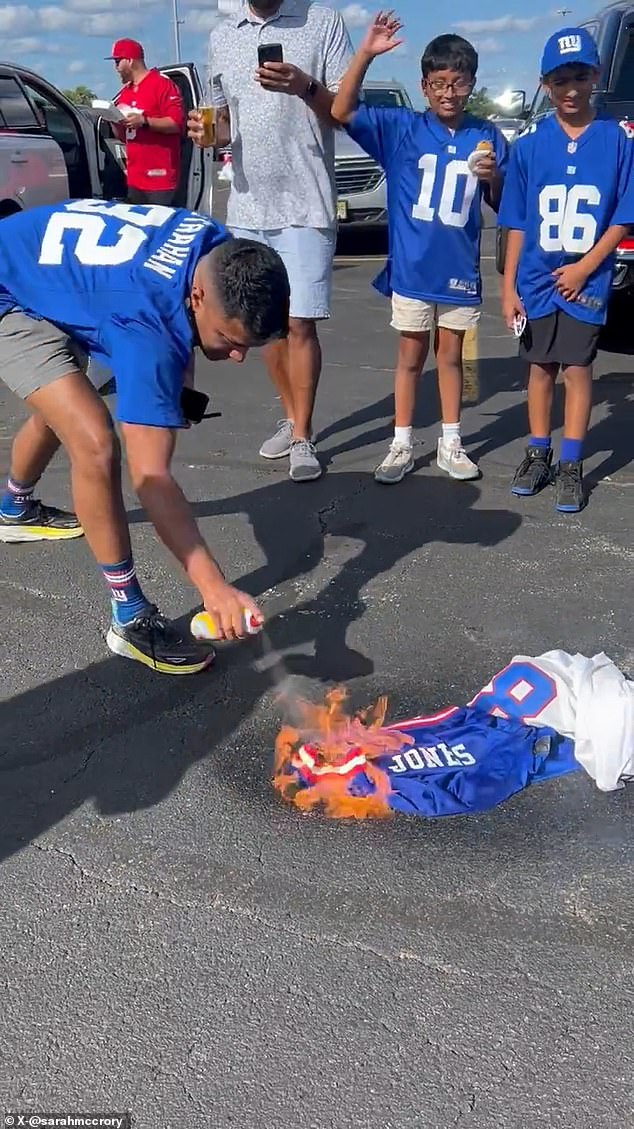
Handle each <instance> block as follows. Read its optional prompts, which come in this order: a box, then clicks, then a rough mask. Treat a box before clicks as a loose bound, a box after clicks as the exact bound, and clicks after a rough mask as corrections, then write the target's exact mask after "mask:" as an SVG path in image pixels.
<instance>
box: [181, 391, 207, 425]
mask: <svg viewBox="0 0 634 1129" xmlns="http://www.w3.org/2000/svg"><path fill="white" fill-rule="evenodd" d="M208 403H209V396H206V395H205V393H204V392H197V391H196V389H195V388H183V391H182V392H181V411H182V413H183V415H184V416H185V419H186V420H188V421H189V423H200V421H201V420H202V419H204V418H205V412H206V410H207V405H208Z"/></svg>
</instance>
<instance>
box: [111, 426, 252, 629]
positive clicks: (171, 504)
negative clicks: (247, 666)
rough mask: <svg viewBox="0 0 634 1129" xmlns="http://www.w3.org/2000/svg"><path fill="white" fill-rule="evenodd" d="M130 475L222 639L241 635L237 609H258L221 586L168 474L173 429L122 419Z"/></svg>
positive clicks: (245, 597) (216, 569)
mask: <svg viewBox="0 0 634 1129" xmlns="http://www.w3.org/2000/svg"><path fill="white" fill-rule="evenodd" d="M121 433H122V436H123V440H124V443H125V447H126V455H127V463H128V469H129V473H130V478H131V480H132V484H133V486H134V489H135V491H136V493H137V495H138V497H139V500H140V502H141V504H142V506H143V508H144V509H145V510H146V512H147V515H148V517H149V519H150V521H151V522H152V525H153V526H154V528H155V529H156V532H157V533H158V535H159V537H160V538H161V541H162V542H163V544H164V545H165V546H166V547H167V548H168V549H169V551H170V552H171V553H172V554H173V555H174V556H175V557H176V559H177V560H178V561H179V562H180V564H181V565H182V567H183V569H184V570H185V572H186V574H187V576H188V578H189V580H190V581H191V583H192V584H193V585H194V587H196V588H197V589H198V591H199V592H200V594H201V596H202V598H203V602H204V605H205V608H206V609H207V611H209V612H211V613H212V615H214V616H217V617H218V618H219V620H220V622H221V624H222V628H223V631H224V633H225V635H226V636H227V637H228V638H233V637H234V636H236V637H237V636H241V635H244V626H243V609H244V608H247V609H248V610H249V611H251V612H253V614H254V615H255V616H256V618H257V619H259V620H261V619H262V613H261V612H260V609H259V608H258V606H257V604H256V603H255V602H254V601H253V600H252V599H251V597H250V596H248V595H246V593H243V592H239V591H238V590H237V589H236V588H233V587H231V585H229V584H227V582H226V581H225V579H224V576H223V574H222V571H221V569H220V567H219V565H218V564H217V562H216V561H215V560H214V558H213V556H212V555H211V553H210V551H209V549H208V547H207V545H206V544H205V541H204V539H203V537H202V534H201V532H200V530H199V528H198V526H197V524H196V519H195V518H194V514H193V511H192V508H191V506H190V504H189V502H188V501H187V499H186V498H185V495H184V494H183V492H182V490H181V488H180V486H179V485H178V483H177V482H176V481H175V479H174V478H173V476H172V472H171V469H170V464H171V460H172V456H173V454H174V447H175V444H176V432H175V431H173V430H171V429H169V428H164V427H145V426H143V425H140V424H129V423H124V424H122V425H121Z"/></svg>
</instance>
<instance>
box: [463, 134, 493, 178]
mask: <svg viewBox="0 0 634 1129" xmlns="http://www.w3.org/2000/svg"><path fill="white" fill-rule="evenodd" d="M492 153H493V146H492V144H491V142H490V141H478V144H477V145H476V147H475V149H474V150H473V153H470V154H469V156H468V157H467V164H468V166H469V168H470V170H471V172H474V171H475V167H476V165H477V164H478V162H479V161H481V160H482V158H483V157H485V156H486V157H488V156H489V154H492Z"/></svg>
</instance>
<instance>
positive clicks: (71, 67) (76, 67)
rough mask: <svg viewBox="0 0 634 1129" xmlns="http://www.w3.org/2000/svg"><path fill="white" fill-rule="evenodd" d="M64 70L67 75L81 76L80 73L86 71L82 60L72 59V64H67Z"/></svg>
mask: <svg viewBox="0 0 634 1129" xmlns="http://www.w3.org/2000/svg"><path fill="white" fill-rule="evenodd" d="M66 70H67V71H68V73H69V74H81V72H82V71H85V70H86V63H85V62H84V60H83V59H73V61H72V63H69V64H68V66H67V68H66Z"/></svg>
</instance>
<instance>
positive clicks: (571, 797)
mask: <svg viewBox="0 0 634 1129" xmlns="http://www.w3.org/2000/svg"><path fill="white" fill-rule="evenodd" d="M360 249H361V250H363V251H365V252H367V245H366V244H360V242H359V240H358V239H347V240H346V241H345V243H344V244H343V245H342V247H341V250H342V256H341V257H340V259H339V260H338V262H337V266H336V272H335V303H334V316H333V318H332V321H331V322H330V323H329V324H328V325H327V326H325V327H324V331H323V347H324V362H325V363H324V376H323V384H322V388H321V393H320V398H319V405H318V412H317V420H316V423H317V428H318V432H319V435H318V444H319V449H320V451H321V453H322V456H323V458H324V460H325V462H326V464H327V473H326V474H325V475H324V477H323V479H322V480H320V481H319V482H316V483H311V484H306V485H303V486H300V485H297V484H294V483H291V482H290V481H289V480H288V478H287V475H286V466H285V464H284V463H281V464H279V463H278V464H270V463H268V464H267V463H263V462H262V461H261V460H259V459H258V457H257V450H258V447H259V444H260V442H261V439H262V437H263V436H264V435H266V434H268V432H269V431H270V429H271V427H272V426H273V425H274V423H275V420H276V418H277V416H278V414H279V408H278V407H277V406H276V403H275V401H274V400H273V398H272V395H271V390H270V388H269V385H268V383H267V380H266V377H265V375H264V373H263V370H262V367H261V363H260V361H259V359H258V357H257V355H254V356H253V357H251V358H250V359H249V360H248V361H247V363H246V364H245V365H244V366H243V367H242V368H236V367H235V366H234V367H229V366H227V365H215V366H212V365H209V364H206V365H202V366H201V367H200V371H199V375H198V379H199V383H200V385H201V387H203V388H205V389H206V390H207V391H209V392H211V393H212V397H213V405H214V407H215V408H216V409H217V410H219V411H221V412H222V417H221V418H220V419H217V420H212V421H209V422H206V423H204V424H201V425H200V426H199V427H197V428H195V429H192V430H191V431H190V432H189V433H187V434H185V435H183V437H182V441H181V442H180V443H179V449H178V456H177V475H178V478H179V481H180V482H181V483H182V485H183V487H184V489H185V491H186V493H187V494H188V496H189V497H190V498H191V499H192V501H193V503H194V505H195V508H196V512H197V515H198V517H199V519H200V522H201V526H202V528H203V530H204V532H205V534H206V536H207V537H208V539H209V541H210V543H211V544H212V545H213V546H214V548H215V550H216V552H217V554H218V556H219V558H220V560H221V561H222V563H223V565H224V566H225V567H226V570H227V572H228V575H229V576H230V577H231V578H232V579H233V580H235V581H236V582H239V583H240V584H241V585H242V586H243V587H245V588H246V589H247V590H249V591H250V592H252V593H253V594H254V595H257V596H258V597H261V598H262V601H263V606H264V608H265V610H266V611H267V613H268V615H269V627H268V631H267V636H266V638H265V639H256V640H253V641H250V642H249V643H246V644H243V645H241V646H239V647H234V648H231V649H225V650H224V651H223V652H222V653H220V654H219V657H218V660H217V664H216V666H215V668H214V669H212V670H211V671H210V672H207V674H205V675H202V676H200V677H198V678H196V679H183V680H180V679H168V678H165V677H161V676H155V675H152V674H151V673H150V672H149V671H147V670H145V669H139V668H138V667H137V666H136V665H135V664H131V663H127V662H126V661H124V660H120V659H113V658H110V657H109V656H108V653H107V651H106V649H105V645H104V634H105V630H106V628H107V601H106V598H105V593H104V591H103V588H102V582H101V579H100V577H99V576H98V574H97V573H96V571H95V569H94V568H93V566H92V564H91V560H90V558H89V555H88V551H87V548H86V546H85V545H84V544H83V542H82V541H75V542H69V543H68V544H66V545H64V544H58V545H55V546H48V547H47V546H45V545H44V546H42V545H31V546H4V545H2V546H0V587H1V589H2V593H3V608H4V630H3V632H2V635H1V636H0V657H1V661H2V669H3V672H4V678H3V684H2V703H1V705H0V795H1V798H2V820H1V823H0V845H1V869H0V891H1V898H2V905H3V913H2V917H1V923H0V985H2V993H3V1006H2V1009H1V1012H0V1014H1V1016H2V1018H1V1020H0V1030H1V1032H2V1039H1V1043H0V1078H2V1082H0V1092H1V1093H2V1099H3V1104H4V1108H5V1110H7V1111H11V1110H21V1111H23V1112H28V1113H33V1114H39V1115H41V1116H43V1115H49V1116H50V1115H52V1114H55V1115H58V1116H59V1115H62V1114H64V1113H70V1114H74V1115H77V1114H79V1113H87V1114H94V1113H98V1114H101V1115H105V1114H107V1113H112V1112H118V1111H124V1110H131V1111H132V1113H133V1115H134V1118H135V1120H134V1122H133V1123H134V1125H135V1126H138V1127H140V1129H180V1127H185V1126H187V1127H188V1129H228V1127H229V1126H234V1125H235V1126H241V1127H242V1129H274V1127H275V1129H331V1127H332V1129H411V1127H414V1126H420V1127H422V1129H449V1127H450V1126H455V1125H460V1127H461V1129H462V1127H463V1126H464V1127H469V1129H471V1127H474V1129H507V1127H508V1129H524V1127H526V1129H571V1127H573V1126H574V1129H621V1127H622V1126H625V1125H627V1124H630V1123H631V1121H632V1117H633V1116H634V1093H633V1089H632V1078H633V1077H634V1069H633V1061H632V1046H633V1045H634V1043H633V1035H634V1026H633V1024H634V1021H633V1018H632V1016H633V1014H634V1010H633V1007H632V1004H633V1002H634V992H633V986H632V957H633V945H632V928H633V926H634V911H633V909H632V897H631V891H632V882H633V879H634V857H633V856H634V846H633V844H634V836H633V835H632V826H633V824H632V817H633V815H634V787H630V789H626V790H625V792H621V793H619V794H618V795H612V796H604V795H601V794H600V793H598V792H597V791H596V790H595V789H594V786H593V785H592V783H591V781H590V780H589V779H588V778H586V777H584V776H582V775H580V774H577V775H575V776H573V777H568V778H564V779H562V780H559V781H554V782H551V783H545V784H542V785H539V786H536V787H534V788H532V789H531V790H529V791H527V792H525V793H524V794H522V795H520V796H518V797H516V798H515V799H513V800H512V801H511V802H509V803H507V804H505V805H504V806H503V807H500V808H498V809H496V810H495V811H493V812H491V813H489V814H485V815H482V816H480V817H477V818H475V817H471V818H455V819H448V820H429V821H424V820H418V819H407V818H405V817H403V818H398V819H394V820H391V821H388V822H384V823H383V822H382V823H380V824H370V823H366V824H357V825H349V824H348V823H329V822H326V821H325V820H324V819H322V818H321V817H320V816H318V815H317V816H311V817H302V816H300V815H299V814H298V813H297V812H295V811H294V810H289V809H287V808H286V807H284V806H283V805H282V804H281V803H280V802H279V800H278V798H277V797H276V795H274V794H273V791H272V789H271V786H270V774H271V764H272V757H271V751H272V747H273V741H274V737H275V733H276V730H277V727H278V725H279V722H280V709H279V704H278V702H277V700H276V684H275V678H276V672H277V670H278V667H277V665H276V663H274V662H272V661H271V651H273V653H274V654H279V655H281V656H283V659H284V663H285V669H286V670H288V671H289V672H290V673H291V674H292V675H293V676H294V678H295V680H296V681H295V683H294V685H295V686H296V687H297V688H298V690H301V691H304V692H307V693H309V694H311V696H313V697H315V698H316V697H319V696H320V695H321V694H322V693H323V691H324V689H325V687H326V686H327V685H331V684H332V682H333V681H343V682H345V683H346V684H347V685H348V687H349V690H350V694H351V697H352V700H353V702H354V703H355V704H359V703H363V702H365V701H368V700H371V699H373V698H374V697H376V696H377V695H378V694H379V693H383V692H385V693H387V694H389V697H390V717H391V718H392V719H397V718H399V717H406V716H408V715H409V716H411V715H412V714H413V713H420V712H425V711H428V712H431V711H433V710H436V709H439V708H440V707H443V706H446V705H448V704H452V703H462V702H464V701H466V700H467V699H468V698H469V697H470V696H472V695H473V693H474V692H475V691H476V690H477V689H478V688H479V687H480V686H482V685H483V684H484V683H485V682H486V680H487V678H488V676H490V675H491V674H492V673H493V672H494V671H495V670H497V669H499V668H500V667H501V666H502V665H503V664H504V662H505V661H507V660H508V659H510V658H511V657H512V656H513V655H514V654H517V653H524V654H539V653H540V652H542V651H544V650H547V649H549V648H552V647H562V648H564V649H566V650H569V651H573V652H574V651H581V652H584V653H586V654H593V653H595V652H597V651H601V650H605V651H606V652H607V654H608V655H610V657H611V658H612V659H613V660H614V661H615V662H616V663H617V664H618V665H619V666H621V667H622V668H623V669H625V670H628V671H630V672H631V671H632V670H633V669H634V649H633V644H632V631H631V624H632V558H633V556H634V554H633V552H632V496H633V493H634V473H633V464H632V461H631V458H632V447H631V434H632V430H631V404H632V375H631V360H630V359H628V358H624V357H619V356H617V355H614V354H607V353H606V354H602V355H601V357H600V361H599V363H598V365H597V372H596V378H595V408H594V412H593V419H592V430H591V433H590V437H589V442H588V451H587V459H586V473H587V475H588V478H589V481H590V486H591V497H590V503H589V506H588V507H587V509H586V510H585V511H584V512H582V513H581V514H580V515H576V516H572V517H566V518H564V517H563V516H561V515H557V514H555V512H554V510H553V504H552V496H551V495H550V494H549V493H545V494H543V495H541V496H540V497H539V498H537V499H535V500H532V501H520V500H519V499H515V498H513V497H512V496H511V495H510V493H509V478H510V475H511V473H512V470H513V468H514V467H515V465H516V464H517V462H518V460H519V458H520V456H521V452H522V447H523V443H524V439H525V432H526V405H525V394H524V375H523V371H522V368H521V366H520V365H519V364H518V362H517V361H516V359H515V357H514V356H513V353H514V345H513V342H512V341H511V340H510V339H509V335H508V334H507V333H506V331H505V330H504V327H503V325H502V323H501V321H500V318H499V316H498V309H497V300H496V298H495V288H496V285H497V282H496V278H495V275H494V264H493V261H492V254H493V249H492V235H491V233H490V232H489V233H488V234H487V236H486V238H485V241H484V245H483V256H484V259H483V269H484V273H485V279H486V284H487V290H488V297H487V301H486V304H485V309H484V315H483V319H482V323H481V328H480V331H479V335H478V340H477V343H475V344H474V346H473V348H472V350H471V354H470V360H469V369H468V380H467V390H466V399H467V403H466V406H465V412H464V428H463V433H464V436H465V439H466V442H467V446H468V449H469V450H470V452H471V453H472V454H474V455H475V457H476V458H477V459H478V460H479V462H480V465H481V467H482V471H483V477H482V480H481V481H479V482H476V483H455V482H452V481H449V480H447V479H446V478H445V477H444V476H443V475H442V474H441V473H440V472H439V471H438V470H437V468H436V467H435V462H434V447H435V438H436V434H437V428H436V418H437V403H436V395H435V388H434V380H433V370H432V369H431V368H430V369H429V371H428V372H427V374H426V376H425V377H424V380H423V382H422V387H421V394H420V402H419V410H418V419H417V429H416V433H417V440H418V442H419V446H418V448H417V454H418V461H417V470H416V473H415V474H413V475H411V476H410V477H409V478H408V479H407V480H405V481H404V482H403V483H402V484H401V485H400V486H398V487H395V488H393V489H392V490H390V488H387V487H379V486H377V485H376V484H375V483H374V481H373V479H372V471H373V468H374V466H375V465H376V463H377V462H378V461H379V459H380V457H381V455H382V453H383V451H384V448H385V445H386V443H387V441H388V439H389V436H390V431H391V399H390V390H391V379H392V377H391V372H392V364H393V359H394V346H395V343H394V338H393V335H392V333H391V331H390V330H389V328H388V317H387V310H386V307H385V304H384V302H383V300H382V299H380V298H379V296H378V295H376V294H375V293H374V292H373V291H372V290H371V289H370V286H369V283H370V279H371V278H372V276H373V273H374V272H376V271H377V270H378V268H379V263H378V262H372V261H369V258H368V256H367V253H366V254H365V255H359V253H358V252H359V250H360ZM19 418H21V409H20V408H19V406H18V405H17V402H14V401H13V400H11V399H10V398H9V397H8V395H6V394H4V393H3V392H0V446H1V452H2V458H3V461H4V462H5V463H6V457H7V453H8V450H9V445H10V438H11V435H12V433H13V431H14V429H15V427H16V425H17V422H18V420H19ZM558 434H559V433H558ZM45 497H46V500H48V501H51V502H53V503H56V504H68V501H69V493H68V474H67V467H66V464H65V461H64V459H63V458H60V459H59V460H58V461H57V462H56V463H55V466H54V467H53V468H52V469H51V470H50V472H49V473H48V475H47V478H46V489H45ZM126 497H127V502H128V509H129V513H130V519H131V522H132V531H133V540H134V546H135V553H136V557H137V565H138V571H139V574H140V577H141V579H142V581H143V583H144V586H145V587H146V588H147V590H148V593H150V594H151V595H152V597H153V598H154V599H155V600H157V601H158V602H160V603H161V605H162V608H163V609H164V610H165V611H166V613H167V614H169V615H173V616H185V615H187V614H188V613H190V612H191V610H192V609H193V607H194V606H195V604H196V599H195V594H194V593H193V592H192V591H191V590H189V589H188V588H187V587H186V585H185V584H184V582H183V580H182V578H181V577H180V576H179V575H178V573H177V571H176V569H175V568H173V567H172V565H171V564H170V562H169V561H168V560H167V558H166V555H165V553H164V552H163V550H162V549H161V547H160V546H159V545H158V543H157V541H156V538H155V536H154V534H153V532H152V530H151V528H150V527H149V525H148V524H147V522H146V520H145V518H144V515H143V513H142V512H141V511H140V510H139V508H138V504H137V503H136V501H135V499H134V498H133V496H132V494H131V493H130V491H129V488H127V495H126ZM630 676H631V674H630Z"/></svg>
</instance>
